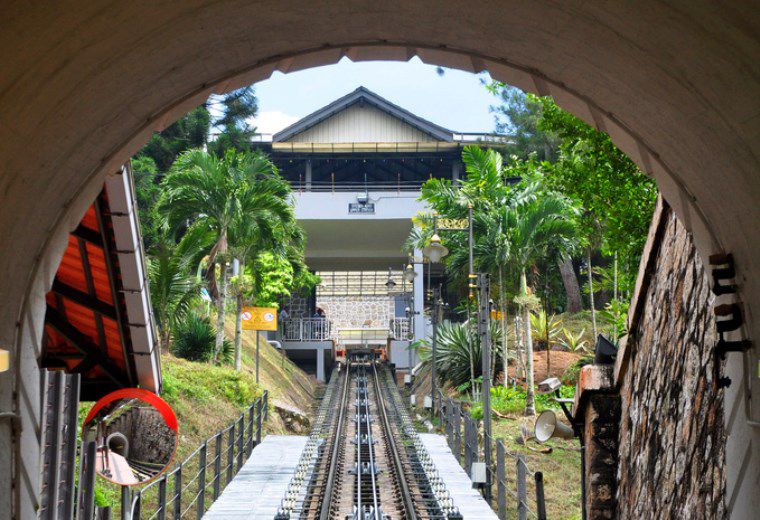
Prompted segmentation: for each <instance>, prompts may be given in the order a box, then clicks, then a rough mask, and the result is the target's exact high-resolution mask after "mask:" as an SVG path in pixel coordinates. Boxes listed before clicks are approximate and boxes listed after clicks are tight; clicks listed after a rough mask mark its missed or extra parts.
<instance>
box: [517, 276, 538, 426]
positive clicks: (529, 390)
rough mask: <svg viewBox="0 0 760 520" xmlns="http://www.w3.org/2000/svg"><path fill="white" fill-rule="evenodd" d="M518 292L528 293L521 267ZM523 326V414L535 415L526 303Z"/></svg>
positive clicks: (531, 348)
mask: <svg viewBox="0 0 760 520" xmlns="http://www.w3.org/2000/svg"><path fill="white" fill-rule="evenodd" d="M520 292H521V293H522V295H523V297H525V296H527V295H528V281H527V278H526V276H525V270H524V269H523V271H522V273H521V274H520ZM523 313H524V314H523V322H524V323H523V327H524V329H525V332H524V333H523V336H524V337H525V338H524V339H525V368H526V370H525V372H526V374H525V375H526V384H525V415H530V416H532V415H536V403H535V396H534V395H533V337H532V334H531V327H530V308H529V307H528V306H527V305H523Z"/></svg>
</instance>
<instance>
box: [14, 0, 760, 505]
mask: <svg viewBox="0 0 760 520" xmlns="http://www.w3.org/2000/svg"><path fill="white" fill-rule="evenodd" d="M746 7H747V6H745V5H743V4H742V3H741V2H732V3H731V5H730V6H728V5H724V6H723V7H722V8H721V9H720V10H717V9H716V8H713V7H711V6H710V5H708V3H707V2H704V3H694V4H692V6H691V8H690V11H689V12H684V11H682V10H680V8H678V7H677V6H674V5H671V4H669V3H667V2H650V3H639V4H637V5H636V6H623V5H620V6H607V7H606V8H605V9H597V8H595V7H594V6H589V5H584V4H581V3H578V4H568V5H565V6H560V7H558V6H556V5H553V4H552V3H551V2H515V3H514V4H510V5H509V8H506V7H504V6H503V5H502V4H499V3H497V2H487V1H482V2H473V3H471V5H468V12H467V16H466V19H464V18H463V17H462V13H461V12H460V3H458V2H453V1H448V0H446V1H443V2H439V3H437V4H434V5H433V4H428V3H426V2H419V1H407V2H401V1H395V0H392V1H388V2H384V3H383V4H382V5H379V4H377V3H376V2H375V3H373V2H366V1H356V0H345V1H342V2H326V1H318V2H299V1H295V0H291V1H286V2H277V1H265V2H260V3H257V4H255V5H246V4H241V3H238V2H233V1H221V2H215V3H210V2H208V3H207V2H204V1H202V0H197V1H193V2H188V3H183V4H182V5H165V6H161V7H155V6H154V7H144V6H141V5H137V4H135V5H111V6H97V5H88V3H86V2H82V1H81V0H71V1H70V2H68V3H67V4H61V5H59V6H56V7H54V8H50V9H49V10H47V11H46V12H44V13H43V12H35V11H34V9H33V8H32V7H31V6H27V5H22V4H21V3H19V4H18V5H16V7H15V8H14V9H12V13H13V14H12V16H10V17H8V18H7V19H6V20H5V21H4V22H2V23H3V25H2V26H1V27H2V29H3V30H2V32H0V45H2V46H3V48H4V49H9V51H8V52H7V53H4V56H3V57H2V58H0V64H2V65H3V70H4V71H6V74H5V76H4V77H3V78H2V79H0V117H1V119H0V156H2V157H3V158H4V166H3V168H4V170H5V173H4V175H3V178H2V181H0V193H3V201H4V203H3V204H2V207H0V232H2V236H3V237H4V239H3V240H4V248H3V250H4V251H5V252H6V253H5V254H4V255H3V257H2V259H0V267H1V268H0V273H2V274H0V294H3V295H4V298H3V299H2V301H1V302H0V311H1V312H0V341H1V342H2V343H4V344H5V345H13V346H14V351H15V352H14V359H16V360H19V361H18V362H16V363H14V364H13V365H14V370H15V374H14V383H13V389H14V390H15V392H13V391H12V392H8V391H7V390H5V385H0V386H1V387H3V388H0V396H1V397H0V403H2V404H3V407H4V408H3V409H9V408H11V405H12V407H13V409H14V410H19V413H20V415H21V416H22V421H24V420H25V421H26V422H27V423H29V424H30V425H31V426H32V428H33V425H34V418H33V417H32V415H33V414H30V413H28V412H27V413H26V415H28V417H24V415H25V413H24V410H23V408H24V406H23V405H22V401H23V400H24V399H23V397H22V398H21V399H20V398H19V397H18V395H19V392H20V393H21V395H22V396H23V395H24V390H23V388H21V387H22V386H23V385H22V383H21V382H22V381H23V380H24V378H25V377H28V374H30V373H32V371H33V369H34V365H35V362H36V355H37V352H36V350H35V345H38V344H39V337H40V333H41V330H42V320H43V318H44V294H45V291H46V290H47V289H48V288H49V286H50V284H51V282H52V278H53V275H54V273H55V269H56V267H57V265H58V262H59V260H60V257H61V255H62V254H63V247H64V244H65V237H66V234H67V233H68V231H69V230H70V229H71V228H73V227H74V226H75V225H76V223H77V222H78V221H79V218H80V217H81V215H82V214H83V212H84V211H85V209H86V207H87V205H88V204H89V202H90V201H91V200H92V198H93V197H94V196H95V194H96V193H97V191H98V190H99V189H100V186H101V185H102V181H103V179H104V178H105V176H106V175H107V174H108V173H109V172H112V171H115V170H116V169H117V168H118V167H119V165H120V164H121V163H123V162H124V161H125V160H126V159H127V158H128V157H130V156H131V155H132V154H133V153H134V152H136V151H137V150H138V149H139V148H140V146H141V145H142V144H143V143H144V142H145V141H147V139H148V138H149V136H150V134H151V133H152V132H154V131H157V130H161V129H162V128H165V127H166V126H168V124H170V123H171V122H173V121H174V120H176V119H178V118H179V117H181V116H182V115H183V114H184V113H186V112H187V111H188V110H189V109H191V108H192V107H194V106H196V105H198V104H199V103H201V102H203V101H205V99H206V98H207V97H208V95H209V94H211V93H222V92H226V91H229V90H232V89H235V88H238V87H240V86H243V85H246V84H250V83H253V82H255V81H258V80H261V79H265V78H267V77H269V75H271V73H272V72H273V71H275V70H280V71H282V72H292V71H295V70H300V69H303V68H309V67H313V66H318V65H324V64H329V63H335V62H337V61H338V60H339V59H341V57H343V56H348V57H349V58H351V59H352V60H355V61H362V60H372V59H387V60H400V61H405V60H408V59H410V58H411V57H412V56H414V55H417V56H419V57H420V58H421V59H422V60H423V61H424V62H426V63H430V64H437V65H442V66H446V67H452V68H458V69H462V70H469V71H471V72H478V71H480V70H488V71H489V72H490V73H491V75H492V76H493V77H494V78H495V79H500V80H503V81H505V82H507V83H509V84H512V85H515V86H518V87H520V88H522V89H523V90H526V91H530V92H534V93H537V94H540V95H552V96H554V98H555V99H556V100H557V102H558V104H559V105H560V106H562V107H563V108H565V109H566V110H568V111H570V112H571V113H573V114H575V115H577V116H579V117H580V118H581V119H583V120H585V121H587V122H589V123H591V124H593V125H594V126H596V127H597V128H599V129H601V130H603V131H605V132H607V133H608V134H610V135H611V137H612V139H613V141H614V142H615V143H616V144H617V145H618V146H619V147H620V148H621V149H622V150H623V151H624V152H626V153H627V154H628V155H629V156H631V157H632V158H633V159H634V161H636V162H637V164H638V165H639V166H640V167H641V168H642V170H643V171H645V172H646V173H648V174H649V175H651V176H653V177H654V178H655V179H656V180H657V182H658V186H659V187H660V189H661V191H662V192H663V194H664V196H665V198H666V199H667V200H668V202H669V203H670V204H671V205H672V206H673V208H674V209H675V211H676V213H677V214H678V215H679V217H680V218H681V220H682V221H683V222H684V224H685V225H686V227H687V228H688V229H690V230H691V231H692V233H693V234H694V237H695V241H696V243H697V246H698V249H699V251H700V253H701V254H702V255H703V257H706V256H707V255H709V254H712V253H715V252H718V251H720V250H723V251H726V252H731V253H733V254H734V256H735V258H736V262H737V268H738V270H739V277H738V278H739V280H740V285H741V287H740V290H741V293H742V296H743V299H744V304H745V312H746V315H747V321H748V322H749V324H750V327H752V325H753V323H754V329H755V330H757V329H758V326H760V325H758V320H760V311H757V310H755V312H754V313H753V309H760V282H759V281H758V280H760V277H758V276H753V275H757V274H760V259H758V258H756V256H757V255H756V254H753V253H756V252H757V251H758V250H760V236H759V235H760V233H758V232H757V231H756V230H757V229H758V228H760V208H758V207H757V206H758V205H757V201H760V181H759V180H758V178H757V173H758V150H757V143H756V137H757V135H758V126H759V125H758V120H759V119H760V118H759V117H758V116H760V101H758V99H757V98H758V97H759V96H757V93H758V91H760V89H758V77H759V76H760V74H759V72H760V71H759V70H758V67H759V65H758V64H757V61H758V60H756V58H757V56H758V55H760V53H758V42H757V39H756V38H753V34H756V32H757V31H756V30H755V29H757V25H758V24H757V23H754V22H757V19H756V18H754V17H753V13H751V12H744V9H746ZM452 21H453V22H455V23H452ZM29 28H33V29H34V30H32V31H30V30H28V29H29ZM725 92H730V93H731V94H732V96H733V98H732V99H729V98H728V96H725V95H723V94H724V93H725ZM19 101H22V102H19ZM11 122H13V123H11ZM28 150H36V151H38V153H35V154H34V156H33V157H30V156H29V152H28ZM715 172H719V173H715ZM716 178H718V179H725V182H724V185H723V186H720V187H719V188H716V186H715V183H716ZM20 222H23V225H19V223H20ZM753 359H756V358H753ZM732 363H733V365H734V366H733V368H732V370H734V373H739V374H741V372H742V366H741V360H739V361H738V362H737V360H736V359H734V360H732ZM737 363H738V364H737ZM755 363H756V361H755ZM750 366H751V365H750ZM737 371H738V372H737ZM740 379H741V378H740ZM740 388H741V386H740ZM738 391H739V390H734V391H732V395H730V396H728V397H727V399H730V400H735V401H736V402H735V403H734V404H733V405H732V407H735V406H740V405H739V402H738V399H737V395H738V394H736V393H735V392H738ZM11 395H16V396H17V397H11ZM26 398H27V400H29V396H28V395H27V396H26ZM31 400H32V401H33V400H34V399H31ZM728 408H729V406H728V405H727V409H728ZM742 408H743V406H742ZM755 437H756V436H755ZM29 442H31V443H32V444H33V441H32V440H30V441H29ZM19 444H23V440H22V441H21V442H20V443H19ZM18 450H19V451H18V452H17V460H18V461H19V462H18V464H20V465H21V466H24V464H23V459H24V456H23V448H22V447H19V448H18ZM30 467H31V466H30ZM24 472H26V473H27V474H30V472H31V470H29V469H28V468H27V469H26V470H25V469H24V468H22V467H20V466H18V465H17V467H16V473H15V474H17V475H18V474H21V473H24ZM6 474H8V473H6ZM24 493H31V491H29V490H24V489H21V490H18V491H17V501H18V502H19V503H21V502H23V498H22V497H21V495H22V494H24ZM0 505H2V501H1V500H0Z"/></svg>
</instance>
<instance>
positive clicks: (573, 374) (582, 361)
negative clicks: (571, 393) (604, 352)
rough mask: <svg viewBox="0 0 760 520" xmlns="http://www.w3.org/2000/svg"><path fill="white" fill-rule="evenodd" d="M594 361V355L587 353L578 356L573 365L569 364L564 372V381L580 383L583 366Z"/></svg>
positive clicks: (564, 382)
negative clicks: (579, 377) (579, 378)
mask: <svg viewBox="0 0 760 520" xmlns="http://www.w3.org/2000/svg"><path fill="white" fill-rule="evenodd" d="M593 362H594V355H593V354H587V355H585V356H583V357H580V358H578V359H577V360H576V361H575V362H573V364H572V365H569V366H568V367H567V368H566V369H565V371H564V372H563V373H562V378H561V379H562V383H563V384H566V385H573V386H575V384H576V383H578V376H580V374H581V367H583V366H585V365H589V364H591V363H593Z"/></svg>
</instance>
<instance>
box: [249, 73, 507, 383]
mask: <svg viewBox="0 0 760 520" xmlns="http://www.w3.org/2000/svg"><path fill="white" fill-rule="evenodd" d="M257 141H258V146H259V147H260V148H261V149H262V150H264V151H266V152H267V153H268V154H269V155H270V156H271V158H272V160H273V161H274V162H275V163H276V164H277V166H278V167H279V169H280V173H281V174H282V175H283V176H284V177H285V178H286V179H287V180H288V181H290V183H291V185H292V186H293V191H294V196H295V202H296V205H295V209H296V217H297V219H298V220H299V221H300V223H301V224H302V225H303V227H304V228H305V230H306V232H307V235H308V243H307V248H306V259H307V263H308V265H309V267H310V268H311V269H313V270H314V271H315V272H316V273H317V274H318V275H319V276H320V277H321V279H322V282H321V283H320V284H319V286H318V287H317V288H316V290H315V291H314V293H313V294H307V295H299V296H295V297H293V298H291V299H290V301H288V302H285V304H284V308H285V309H286V310H287V313H286V314H287V318H286V319H285V320H284V321H283V322H282V324H281V328H280V335H279V338H278V339H279V341H280V342H281V343H282V346H283V348H284V349H285V351H286V352H287V353H288V355H289V356H290V357H291V358H293V359H296V360H298V361H299V363H301V364H302V365H303V366H304V367H305V368H307V369H311V370H313V371H314V372H315V373H316V375H317V377H318V378H319V379H324V378H325V374H327V373H328V372H327V368H328V366H329V365H330V364H331V363H332V362H333V360H334V358H335V353H336V350H337V351H338V352H340V351H341V350H343V349H344V348H345V347H346V346H347V345H349V344H356V343H364V344H373V345H377V346H382V347H387V352H388V355H389V357H390V358H391V361H392V362H393V363H394V364H395V365H396V367H397V368H398V369H400V370H401V371H404V370H407V369H409V367H410V365H411V366H414V365H416V362H417V359H416V357H414V355H413V354H411V353H410V351H409V349H408V348H407V347H408V345H409V343H410V341H412V340H415V339H422V338H424V337H425V336H426V335H428V332H427V324H426V318H425V315H424V313H423V306H424V303H425V302H424V299H425V294H426V284H427V283H428V281H427V280H428V276H427V272H426V271H425V269H426V268H427V266H423V265H422V264H421V263H417V264H415V265H414V268H415V271H416V273H417V276H416V277H415V278H414V281H413V282H412V283H407V282H406V281H405V280H404V277H403V275H402V271H403V269H404V267H405V266H406V265H407V263H408V256H407V254H406V253H405V252H404V251H403V250H402V249H403V244H404V241H405V240H406V239H407V237H408V236H409V233H410V231H411V230H412V226H413V221H412V218H413V217H414V216H415V215H417V214H418V213H420V212H424V211H425V207H424V204H423V203H422V202H420V201H419V200H418V198H419V196H420V187H421V185H422V184H423V183H424V182H425V181H427V180H428V179H431V178H436V179H451V180H452V181H454V182H456V180H457V179H458V178H459V176H460V175H461V174H462V172H463V164H462V158H461V157H462V147H463V146H466V145H467V144H473V143H478V144H480V145H489V144H502V143H503V142H504V138H503V137H501V136H496V135H492V134H466V133H457V132H454V131H451V130H448V129H446V128H443V127H441V126H439V125H437V124H435V123H432V122H430V121H426V120H425V119H423V118H421V117H419V116H417V115H415V114H413V113H411V112H409V111H407V110H405V109H403V108H401V107H399V106H397V105H395V104H393V103H391V102H390V101H388V100H387V99H384V98H382V97H381V96H379V95H377V94H375V93H373V92H371V91H370V90H368V89H366V88H364V87H360V88H358V89H356V90H354V91H353V92H351V93H349V94H347V95H346V96H343V97H341V98H340V99H337V100H336V101H334V102H332V103H330V104H329V105H327V106H325V107H323V108H321V109H319V110H317V111H316V112H314V113H312V114H310V115H308V116H306V117H304V118H303V119H301V120H299V121H297V122H296V123H294V124H292V125H291V126H289V127H287V128H285V129H284V130H282V131H280V132H278V133H276V134H274V135H258V136H257ZM415 256H416V257H421V253H420V252H419V251H418V252H416V254H415ZM433 269H434V270H433V272H432V273H431V275H432V278H431V280H432V281H433V282H432V283H438V282H439V281H440V277H441V275H442V273H441V270H440V268H439V269H438V270H436V269H435V267H434V268H433ZM389 280H391V281H392V282H389ZM318 308H319V309H322V310H323V311H324V313H325V316H324V318H322V317H315V312H316V310H317V309H318Z"/></svg>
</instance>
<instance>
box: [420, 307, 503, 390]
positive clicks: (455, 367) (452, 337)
mask: <svg viewBox="0 0 760 520" xmlns="http://www.w3.org/2000/svg"><path fill="white" fill-rule="evenodd" d="M490 331H491V349H492V350H491V354H492V355H494V356H496V358H497V363H498V364H499V365H501V363H500V360H501V348H500V342H501V327H500V326H499V324H498V323H497V322H496V321H495V320H491V327H490ZM468 340H469V343H471V345H469V344H468ZM417 348H418V349H419V351H420V356H421V357H422V359H424V360H425V361H426V362H429V361H430V354H431V347H430V345H429V344H428V342H420V344H419V345H418V346H417ZM470 348H472V358H473V362H474V367H473V368H474V369H475V377H476V379H477V378H478V377H480V376H481V373H482V364H483V363H482V359H483V358H482V356H481V351H480V342H479V341H477V337H476V334H475V331H474V330H468V326H467V324H466V323H449V322H444V323H441V324H440V325H439V326H438V338H437V345H436V359H437V363H436V365H437V366H436V370H437V372H438V374H440V376H441V377H442V378H443V379H445V380H446V381H448V382H449V383H451V384H452V385H453V386H455V387H461V388H469V383H470ZM462 385H466V386H462Z"/></svg>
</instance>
